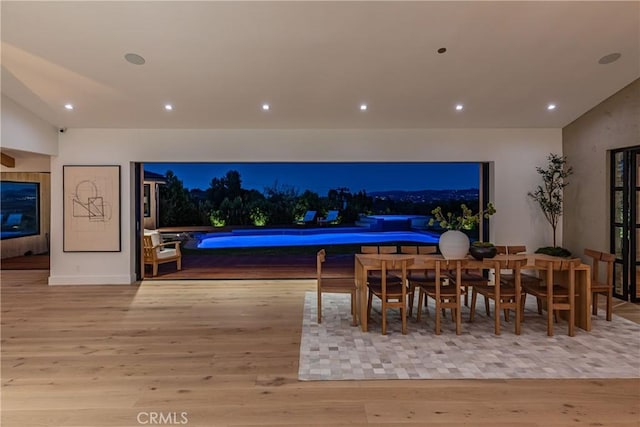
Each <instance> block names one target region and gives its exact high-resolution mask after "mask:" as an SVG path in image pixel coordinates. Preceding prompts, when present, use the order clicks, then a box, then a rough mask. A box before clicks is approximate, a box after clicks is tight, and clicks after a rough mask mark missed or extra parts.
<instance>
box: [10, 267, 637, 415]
mask: <svg viewBox="0 0 640 427" xmlns="http://www.w3.org/2000/svg"><path fill="white" fill-rule="evenodd" d="M47 275H48V272H47V271H2V277H1V281H2V284H1V291H2V294H1V296H2V300H1V307H2V388H1V391H2V396H1V403H2V413H1V425H2V426H3V427H30V426H84V427H88V426H140V425H153V424H152V423H151V422H150V421H152V420H155V421H164V425H167V424H169V422H172V423H173V425H188V426H209V427H231V426H233V427H241V426H247V427H248V426H263V427H266V426H272V427H275V426H300V427H311V426H346V425H349V426H356V427H357V426H367V425H375V426H379V427H385V426H386V427H391V426H401V425H402V426H411V425H413V426H431V425H439V426H461V425H477V426H532V427H533V426H582V425H584V426H614V427H615V426H620V427H621V426H638V425H639V424H638V423H639V420H640V380H639V379H632V380H615V379H612V380H469V381H467V380H451V381H435V380H425V381H418V380H411V381H325V382H299V381H298V380H297V371H298V351H299V343H300V333H301V319H302V305H303V299H304V293H305V291H308V290H313V289H315V285H314V282H313V281H311V280H297V281H275V280H263V281H240V280H235V281H217V282H215V281H182V282H180V281H155V282H152V281H145V282H143V283H142V284H141V285H140V286H56V287H50V286H47V285H46V280H47ZM616 311H619V312H622V313H624V315H625V317H628V318H635V321H638V315H637V313H638V307H637V306H634V305H630V304H627V305H624V304H623V305H620V304H618V307H617V308H616ZM611 363H615V360H612V361H611ZM154 413H155V415H154ZM183 413H184V414H183ZM183 415H184V416H183ZM154 416H155V417H156V418H150V417H154ZM160 417H162V418H160ZM184 421H187V423H186V424H185V423H184ZM181 423H182V424H181ZM155 425H158V423H156V424H155Z"/></svg>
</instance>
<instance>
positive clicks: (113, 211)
mask: <svg viewBox="0 0 640 427" xmlns="http://www.w3.org/2000/svg"><path fill="white" fill-rule="evenodd" d="M62 169H63V172H62V174H63V176H62V188H63V193H64V203H63V217H64V224H63V251H64V252H120V250H121V239H120V235H121V233H120V166H106V165H104V166H103V165H96V166H76V165H65V166H63V167H62Z"/></svg>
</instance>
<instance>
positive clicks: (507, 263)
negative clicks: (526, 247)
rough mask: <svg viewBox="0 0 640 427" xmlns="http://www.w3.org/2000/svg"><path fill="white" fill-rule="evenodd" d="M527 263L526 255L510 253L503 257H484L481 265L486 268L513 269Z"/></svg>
mask: <svg viewBox="0 0 640 427" xmlns="http://www.w3.org/2000/svg"><path fill="white" fill-rule="evenodd" d="M526 264H527V257H526V255H511V256H509V257H505V258H502V257H500V258H485V259H484V260H483V265H484V266H485V267H486V268H495V269H497V270H515V269H516V268H522V267H523V266H524V265H526Z"/></svg>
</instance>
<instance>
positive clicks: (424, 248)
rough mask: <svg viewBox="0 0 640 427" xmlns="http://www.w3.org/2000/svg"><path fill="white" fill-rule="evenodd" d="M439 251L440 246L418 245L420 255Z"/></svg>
mask: <svg viewBox="0 0 640 427" xmlns="http://www.w3.org/2000/svg"><path fill="white" fill-rule="evenodd" d="M436 252H438V248H437V247H435V246H418V253H419V254H420V255H429V254H435V253H436Z"/></svg>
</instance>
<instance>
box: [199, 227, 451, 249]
mask: <svg viewBox="0 0 640 427" xmlns="http://www.w3.org/2000/svg"><path fill="white" fill-rule="evenodd" d="M238 231H239V232H231V233H210V234H205V235H202V236H200V237H199V241H198V244H197V247H198V248H199V249H224V248H248V247H252V248H253V247H274V246H317V245H347V244H377V243H388V242H415V243H416V244H435V243H438V238H439V235H437V234H433V233H428V232H418V231H382V232H378V231H354V228H350V229H345V230H337V229H333V230H332V229H300V230H296V229H291V230H287V229H273V230H269V229H261V230H259V232H254V233H250V232H247V231H246V230H243V231H241V232H240V230H238Z"/></svg>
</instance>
